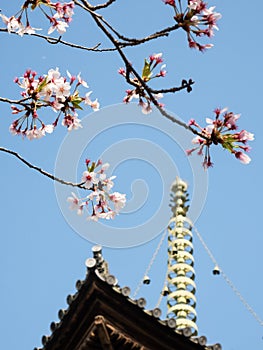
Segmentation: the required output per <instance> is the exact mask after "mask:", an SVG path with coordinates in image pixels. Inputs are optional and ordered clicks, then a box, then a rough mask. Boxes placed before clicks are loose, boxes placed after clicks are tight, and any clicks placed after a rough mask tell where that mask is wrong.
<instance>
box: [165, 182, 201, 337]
mask: <svg viewBox="0 0 263 350" xmlns="http://www.w3.org/2000/svg"><path fill="white" fill-rule="evenodd" d="M171 196H172V203H171V205H170V206H171V208H172V212H173V217H172V219H171V220H170V222H169V226H168V273H167V287H168V293H167V317H168V318H171V317H174V318H175V319H176V329H183V328H186V327H189V328H190V329H191V331H192V335H196V334H197V332H198V328H197V325H196V311H195V305H196V298H195V291H196V285H195V282H194V278H195V270H194V258H193V255H192V254H193V244H192V232H191V229H192V227H191V225H189V221H188V219H187V217H186V213H187V211H188V207H189V206H187V205H186V202H187V200H188V193H187V184H186V183H185V182H184V181H182V180H181V179H179V178H177V179H176V181H175V183H174V184H173V185H172V194H171Z"/></svg>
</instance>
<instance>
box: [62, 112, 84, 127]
mask: <svg viewBox="0 0 263 350" xmlns="http://www.w3.org/2000/svg"><path fill="white" fill-rule="evenodd" d="M62 125H63V126H66V127H67V128H68V131H71V130H77V129H79V128H82V125H81V123H80V119H78V118H77V117H76V115H70V114H68V115H66V116H65V117H64V118H63V120H62Z"/></svg>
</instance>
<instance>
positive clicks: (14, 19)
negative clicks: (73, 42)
mask: <svg viewBox="0 0 263 350" xmlns="http://www.w3.org/2000/svg"><path fill="white" fill-rule="evenodd" d="M29 7H31V10H35V9H36V8H39V9H40V10H41V11H40V12H41V13H42V14H44V15H45V17H46V18H47V19H48V20H49V22H50V23H51V27H50V28H49V30H48V34H51V33H53V32H54V31H55V30H57V32H58V33H59V34H61V35H63V34H64V33H65V32H66V30H67V28H68V27H69V25H68V24H69V23H70V22H71V21H72V16H73V14H74V11H73V9H74V2H73V1H70V2H69V3H61V2H56V3H53V2H51V1H50V0H47V1H38V0H35V1H28V0H27V1H25V2H24V4H23V5H22V8H21V9H20V10H19V11H18V13H17V14H16V15H15V16H11V17H7V16H5V15H3V14H0V17H1V18H2V21H3V22H4V24H5V25H6V28H7V30H8V32H9V33H10V32H16V33H17V34H19V35H20V36H23V35H24V34H34V33H35V32H36V30H41V29H38V28H33V27H32V26H31V25H30V23H29V12H28V8H29ZM46 9H48V10H49V11H50V13H51V15H50V14H49V13H48V12H47V11H46ZM54 11H55V13H54ZM23 18H25V24H23Z"/></svg>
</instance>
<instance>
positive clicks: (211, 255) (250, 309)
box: [189, 220, 263, 327]
mask: <svg viewBox="0 0 263 350" xmlns="http://www.w3.org/2000/svg"><path fill="white" fill-rule="evenodd" d="M189 222H190V220H189ZM193 229H194V231H195V233H196V235H197V237H198V239H199V240H200V242H201V244H202V246H203V247H204V249H205V251H206V252H207V254H208V255H209V257H210V259H211V260H212V261H213V263H214V264H215V266H216V267H217V269H218V271H219V273H220V274H221V275H222V277H223V278H224V280H225V281H226V283H227V284H228V285H229V287H230V288H231V289H232V290H233V292H234V293H235V294H236V296H237V297H238V298H239V300H240V301H241V302H242V304H243V305H244V306H245V308H246V309H247V310H248V311H249V312H250V313H251V315H252V316H253V317H254V318H255V319H256V321H257V322H258V323H259V324H260V325H261V326H262V327H263V320H262V319H261V318H260V317H259V316H258V314H257V313H256V312H255V310H254V309H253V308H252V307H251V306H250V305H249V303H248V302H247V301H246V300H245V298H244V297H243V296H242V294H241V293H240V292H239V290H238V289H237V288H236V287H235V285H234V284H233V282H232V281H231V280H230V278H229V277H228V276H227V275H226V274H225V272H224V271H223V270H222V269H221V268H220V267H219V265H218V263H217V261H216V259H215V257H214V256H213V254H212V252H211V250H210V249H209V248H208V246H207V244H206V243H205V241H204V239H203V237H202V236H201V234H200V232H199V231H198V230H197V228H196V227H195V226H194V225H193Z"/></svg>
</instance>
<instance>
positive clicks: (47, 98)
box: [10, 68, 99, 140]
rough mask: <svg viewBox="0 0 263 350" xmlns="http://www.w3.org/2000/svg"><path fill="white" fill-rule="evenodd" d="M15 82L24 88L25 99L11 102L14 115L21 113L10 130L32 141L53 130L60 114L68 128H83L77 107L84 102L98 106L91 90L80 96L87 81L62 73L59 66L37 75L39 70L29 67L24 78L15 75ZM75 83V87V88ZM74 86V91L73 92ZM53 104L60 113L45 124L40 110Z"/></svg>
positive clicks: (23, 97)
mask: <svg viewBox="0 0 263 350" xmlns="http://www.w3.org/2000/svg"><path fill="white" fill-rule="evenodd" d="M14 82H15V83H16V84H17V85H18V86H19V87H20V88H22V89H23V91H22V92H21V96H22V100H20V101H18V106H19V107H17V106H14V105H12V106H11V108H12V114H20V115H21V114H22V116H21V117H19V118H18V119H16V120H15V121H13V123H12V124H11V126H10V132H11V133H12V134H14V135H22V136H26V137H27V138H28V139H29V140H32V139H39V138H41V137H42V136H44V135H45V134H46V133H52V132H53V130H54V128H55V127H56V126H57V124H58V121H59V119H60V117H61V116H63V120H62V125H63V126H65V127H67V129H68V131H71V130H73V129H78V128H80V127H81V123H80V119H78V114H77V112H76V110H78V109H80V110H81V109H82V107H81V104H82V103H84V104H86V105H89V106H90V107H91V108H92V109H93V110H94V111H96V110H98V109H99V102H98V101H97V99H96V100H95V101H91V99H90V94H91V92H92V91H89V92H87V93H86V94H85V96H84V97H81V96H80V93H79V91H78V88H79V87H80V86H83V87H84V88H88V85H87V83H86V81H85V80H83V79H82V78H81V76H80V74H78V76H77V77H75V76H72V75H71V74H70V73H69V72H67V77H63V76H61V74H60V72H59V69H58V68H56V69H50V70H49V71H48V73H47V74H46V75H44V76H39V77H37V73H36V72H34V71H32V70H27V71H26V72H25V73H24V75H23V77H21V78H15V79H14ZM73 84H74V85H75V87H74V88H73ZM71 89H73V91H71ZM47 107H50V108H52V110H53V111H54V112H56V113H57V116H56V118H55V120H54V122H53V123H52V124H47V125H46V124H45V123H44V122H43V121H42V119H41V118H40V116H39V110H40V109H41V108H42V109H43V108H47Z"/></svg>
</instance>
